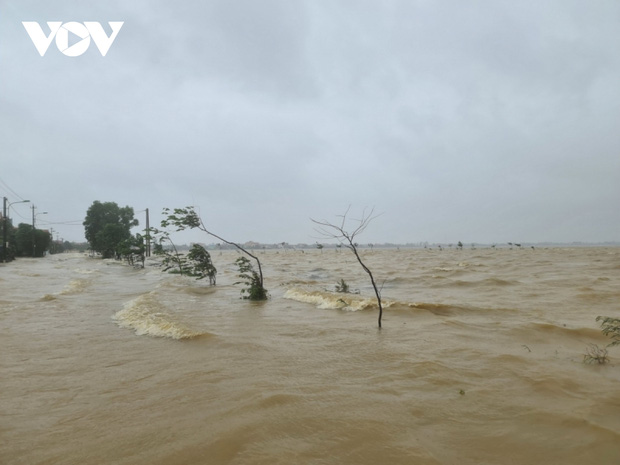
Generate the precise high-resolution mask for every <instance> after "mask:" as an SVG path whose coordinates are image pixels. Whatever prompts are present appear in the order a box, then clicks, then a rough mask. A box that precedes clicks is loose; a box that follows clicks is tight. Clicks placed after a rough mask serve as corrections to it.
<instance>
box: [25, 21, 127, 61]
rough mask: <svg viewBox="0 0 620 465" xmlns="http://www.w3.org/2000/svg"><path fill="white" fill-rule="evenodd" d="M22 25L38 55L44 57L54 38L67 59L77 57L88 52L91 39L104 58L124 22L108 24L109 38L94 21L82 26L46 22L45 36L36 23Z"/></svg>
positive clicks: (86, 22) (30, 22) (73, 23)
mask: <svg viewBox="0 0 620 465" xmlns="http://www.w3.org/2000/svg"><path fill="white" fill-rule="evenodd" d="M22 24H23V25H24V27H25V28H26V32H27V33H28V35H29V36H30V39H31V40H32V43H33V44H34V46H35V47H36V48H37V51H38V52H39V55H41V56H44V55H45V53H46V52H47V49H48V48H49V46H50V45H51V43H52V40H54V38H56V47H58V50H60V51H61V52H62V53H63V54H64V55H66V56H68V57H78V56H80V55H82V54H83V53H84V52H86V50H88V47H89V46H90V39H91V38H92V39H93V42H95V45H96V46H97V48H98V49H99V51H100V52H101V56H106V54H107V53H108V50H110V47H111V46H112V44H113V43H114V40H115V39H116V36H117V35H118V32H119V31H120V30H121V27H123V24H124V21H110V22H108V24H109V25H110V28H112V34H110V36H108V35H107V34H106V33H105V31H104V30H103V26H101V24H99V23H98V22H95V21H85V22H84V24H82V23H76V22H74V21H71V22H68V23H64V24H63V23H62V22H61V21H48V22H47V26H48V27H49V28H50V33H49V35H45V33H44V32H43V29H42V28H41V26H40V25H39V23H37V22H36V21H22ZM70 37H71V39H72V41H71V45H69V43H70V41H69V38H70Z"/></svg>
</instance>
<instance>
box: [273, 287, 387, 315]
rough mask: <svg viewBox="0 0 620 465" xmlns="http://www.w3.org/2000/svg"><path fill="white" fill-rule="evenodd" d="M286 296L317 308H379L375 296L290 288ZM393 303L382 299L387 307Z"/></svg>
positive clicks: (351, 309) (353, 309)
mask: <svg viewBox="0 0 620 465" xmlns="http://www.w3.org/2000/svg"><path fill="white" fill-rule="evenodd" d="M284 298H285V299H291V300H296V301H297V302H304V303H308V304H313V305H315V306H316V307H317V308H334V309H341V310H348V311H353V312H355V311H359V310H365V309H367V308H377V301H376V299H375V298H374V297H362V296H359V295H357V294H344V293H333V292H326V291H307V290H303V289H289V290H288V291H286V293H285V294H284ZM393 303H394V302H392V301H383V300H382V304H383V307H385V308H387V307H389V306H390V305H392V304H393Z"/></svg>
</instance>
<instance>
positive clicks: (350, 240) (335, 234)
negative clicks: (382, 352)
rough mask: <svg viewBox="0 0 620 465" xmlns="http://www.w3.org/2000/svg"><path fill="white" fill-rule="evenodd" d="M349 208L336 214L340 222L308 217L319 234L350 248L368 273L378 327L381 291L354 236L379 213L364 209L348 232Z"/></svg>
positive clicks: (380, 312) (380, 313)
mask: <svg viewBox="0 0 620 465" xmlns="http://www.w3.org/2000/svg"><path fill="white" fill-rule="evenodd" d="M350 209H351V207H350V206H349V208H347V211H346V212H344V215H338V216H339V217H340V218H342V221H341V222H340V224H333V223H330V222H329V221H327V220H323V221H317V220H314V219H312V218H310V219H311V221H312V222H313V223H315V224H317V225H318V227H317V228H316V231H317V232H318V233H319V234H321V236H322V237H324V238H326V239H336V240H337V241H338V242H339V244H341V245H344V246H345V247H347V248H348V249H350V250H351V252H353V254H354V255H355V258H357V261H358V262H359V264H360V265H361V266H362V268H363V269H364V271H365V272H366V273H367V274H368V276H370V282H371V283H372V287H373V288H374V290H375V295H376V296H377V305H378V306H379V328H381V317H382V316H383V306H382V305H381V291H380V289H379V288H378V287H377V283H376V282H375V278H374V276H373V275H372V272H371V271H370V269H369V268H368V267H367V266H366V265H365V264H364V262H363V261H362V258H361V257H360V254H359V252H358V250H357V248H358V244H357V243H356V242H355V237H356V236H358V235H359V234H361V233H363V232H364V230H365V229H366V228H367V227H368V225H369V224H370V222H371V221H372V220H374V219H375V218H376V217H377V216H379V215H374V208H373V209H372V210H370V212H368V213H367V212H366V210H364V212H363V213H362V217H361V218H360V219H359V220H353V221H355V222H356V223H358V226H357V227H356V228H355V229H354V230H353V231H351V232H349V231H347V230H346V229H345V227H346V223H347V215H348V214H349V210H350Z"/></svg>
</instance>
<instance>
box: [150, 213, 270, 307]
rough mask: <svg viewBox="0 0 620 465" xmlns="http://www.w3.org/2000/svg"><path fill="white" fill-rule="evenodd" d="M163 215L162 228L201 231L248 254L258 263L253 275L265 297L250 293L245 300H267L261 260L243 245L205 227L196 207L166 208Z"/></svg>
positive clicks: (258, 293)
mask: <svg viewBox="0 0 620 465" xmlns="http://www.w3.org/2000/svg"><path fill="white" fill-rule="evenodd" d="M162 213H163V215H165V216H166V217H165V219H163V220H162V221H161V226H162V228H167V227H169V226H173V227H175V228H176V230H177V231H183V230H185V229H199V230H201V231H203V232H205V233H207V234H208V235H209V236H212V237H215V238H216V239H218V240H220V241H222V242H224V243H226V244H228V245H232V246H234V247H236V248H237V249H238V250H240V251H241V252H243V253H244V254H246V255H247V256H248V257H251V258H253V259H254V260H255V261H256V265H257V266H258V273H255V272H254V269H253V268H251V269H252V273H254V275H255V276H257V277H258V284H257V285H256V286H255V287H256V289H262V294H264V297H261V292H260V291H256V292H254V291H252V292H249V291H248V295H251V296H252V297H248V296H246V297H245V298H250V299H252V300H263V299H266V298H267V297H266V296H267V291H266V290H265V289H264V288H263V269H262V266H261V263H260V260H259V259H258V257H257V256H255V255H253V254H252V253H250V252H249V251H248V250H246V249H245V248H243V247H242V246H241V245H239V244H237V243H235V242H231V241H227V240H226V239H224V238H223V237H220V236H218V235H217V234H215V233H213V232H211V231H209V230H208V229H207V227H206V226H205V224H204V223H203V221H202V218H200V216H199V215H198V213H196V210H195V209H194V207H191V206H189V207H185V208H175V209H173V210H170V209H169V208H164V209H163V211H162ZM242 274H245V273H242ZM248 276H250V278H251V279H253V275H251V274H249V275H248ZM251 279H250V280H251ZM250 287H251V286H250Z"/></svg>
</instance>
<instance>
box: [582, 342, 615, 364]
mask: <svg viewBox="0 0 620 465" xmlns="http://www.w3.org/2000/svg"><path fill="white" fill-rule="evenodd" d="M607 362H609V357H607V349H605V348H604V347H599V346H597V345H596V344H588V347H587V348H586V353H585V354H584V356H583V363H587V364H592V363H598V364H599V365H603V364H605V363H607Z"/></svg>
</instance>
